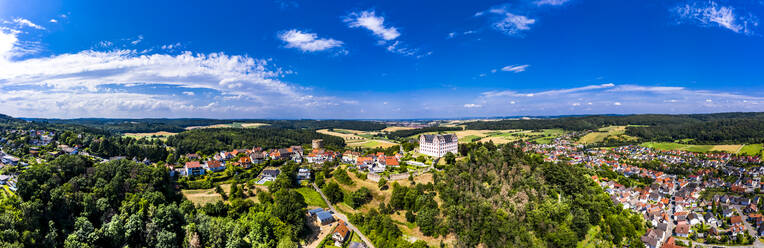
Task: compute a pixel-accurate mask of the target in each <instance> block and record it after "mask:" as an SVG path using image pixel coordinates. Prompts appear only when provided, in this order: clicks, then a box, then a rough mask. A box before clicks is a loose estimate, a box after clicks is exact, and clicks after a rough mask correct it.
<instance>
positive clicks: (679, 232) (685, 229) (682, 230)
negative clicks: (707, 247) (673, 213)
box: [674, 221, 690, 238]
mask: <svg viewBox="0 0 764 248" xmlns="http://www.w3.org/2000/svg"><path fill="white" fill-rule="evenodd" d="M674 234H676V236H679V237H685V238H686V237H687V235H689V234H690V225H689V224H688V223H687V221H680V222H679V223H677V224H676V228H674Z"/></svg>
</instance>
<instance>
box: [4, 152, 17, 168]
mask: <svg viewBox="0 0 764 248" xmlns="http://www.w3.org/2000/svg"><path fill="white" fill-rule="evenodd" d="M2 162H3V164H9V165H18V164H19V158H17V157H14V156H11V155H7V154H6V155H5V156H3V158H2Z"/></svg>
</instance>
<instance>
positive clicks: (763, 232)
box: [757, 225, 764, 236]
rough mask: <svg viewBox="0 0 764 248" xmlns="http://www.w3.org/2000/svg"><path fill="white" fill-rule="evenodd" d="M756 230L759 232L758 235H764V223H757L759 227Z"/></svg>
mask: <svg viewBox="0 0 764 248" xmlns="http://www.w3.org/2000/svg"><path fill="white" fill-rule="evenodd" d="M757 231H758V232H759V236H764V225H759V229H758V230H757Z"/></svg>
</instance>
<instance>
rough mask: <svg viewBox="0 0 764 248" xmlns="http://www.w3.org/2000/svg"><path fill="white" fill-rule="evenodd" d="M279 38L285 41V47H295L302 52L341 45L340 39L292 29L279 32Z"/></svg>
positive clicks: (322, 49)
mask: <svg viewBox="0 0 764 248" xmlns="http://www.w3.org/2000/svg"><path fill="white" fill-rule="evenodd" d="M279 39H281V40H282V41H284V42H285V43H286V47H287V48H297V49H300V50H301V51H303V52H317V51H324V50H328V49H332V48H336V47H341V46H342V41H338V40H335V39H327V38H318V35H317V34H315V33H307V32H303V31H300V30H296V29H292V30H288V31H283V32H281V34H279Z"/></svg>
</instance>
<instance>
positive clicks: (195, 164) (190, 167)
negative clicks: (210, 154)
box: [183, 161, 204, 176]
mask: <svg viewBox="0 0 764 248" xmlns="http://www.w3.org/2000/svg"><path fill="white" fill-rule="evenodd" d="M183 168H185V169H186V173H185V174H186V175H187V176H196V175H204V168H203V167H202V164H200V163H199V161H191V162H186V165H185V166H184V167H183Z"/></svg>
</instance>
